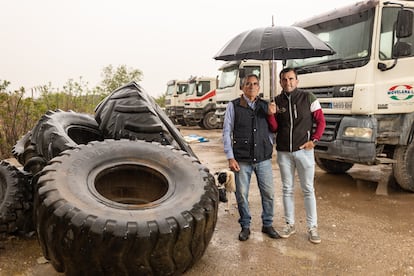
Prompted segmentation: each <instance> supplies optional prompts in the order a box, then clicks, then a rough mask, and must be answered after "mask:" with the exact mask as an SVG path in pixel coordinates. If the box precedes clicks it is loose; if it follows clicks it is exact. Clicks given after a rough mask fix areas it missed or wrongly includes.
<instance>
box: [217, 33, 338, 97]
mask: <svg viewBox="0 0 414 276" xmlns="http://www.w3.org/2000/svg"><path fill="white" fill-rule="evenodd" d="M333 54H335V51H334V50H333V49H332V48H331V47H330V46H329V45H328V44H326V43H325V42H323V41H322V40H320V39H319V37H317V36H316V35H315V34H313V33H311V32H309V31H307V30H305V29H303V28H300V27H296V26H272V27H264V28H256V29H252V30H250V31H245V32H243V33H241V34H239V35H237V36H236V37H234V38H233V39H231V40H230V41H229V42H227V44H226V45H225V46H224V47H223V48H222V49H221V50H220V51H219V52H218V53H217V54H216V55H215V56H214V59H217V60H226V61H231V60H243V59H256V60H283V64H285V62H286V60H287V59H302V58H309V57H322V56H326V55H333ZM274 71H275V69H274V64H273V65H272V82H271V83H272V87H271V91H270V96H271V99H273V95H274V90H275V88H274V87H273V83H274V81H273V80H274V75H275V72H274Z"/></svg>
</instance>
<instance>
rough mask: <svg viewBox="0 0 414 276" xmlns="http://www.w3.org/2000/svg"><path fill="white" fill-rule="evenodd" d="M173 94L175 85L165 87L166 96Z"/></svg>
mask: <svg viewBox="0 0 414 276" xmlns="http://www.w3.org/2000/svg"><path fill="white" fill-rule="evenodd" d="M174 92H175V84H173V85H168V86H167V95H169V96H171V95H173V94H174Z"/></svg>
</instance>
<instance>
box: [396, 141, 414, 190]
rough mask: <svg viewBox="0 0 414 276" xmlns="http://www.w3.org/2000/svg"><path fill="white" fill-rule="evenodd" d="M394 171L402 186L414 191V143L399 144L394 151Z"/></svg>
mask: <svg viewBox="0 0 414 276" xmlns="http://www.w3.org/2000/svg"><path fill="white" fill-rule="evenodd" d="M394 159H395V160H396V161H397V162H396V163H394V164H393V165H392V166H393V172H394V177H395V179H396V180H397V183H398V185H400V187H401V188H403V189H405V190H408V191H412V192H414V143H410V144H409V145H407V146H397V147H396V149H395V151H394Z"/></svg>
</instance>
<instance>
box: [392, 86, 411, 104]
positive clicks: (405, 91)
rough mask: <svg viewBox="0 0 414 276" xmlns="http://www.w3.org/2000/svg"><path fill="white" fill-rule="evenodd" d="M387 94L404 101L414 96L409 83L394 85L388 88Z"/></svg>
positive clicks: (396, 99)
mask: <svg viewBox="0 0 414 276" xmlns="http://www.w3.org/2000/svg"><path fill="white" fill-rule="evenodd" d="M387 94H388V96H389V97H390V98H391V99H393V100H395V101H406V100H409V99H411V98H412V97H414V91H413V87H412V86H411V85H408V84H405V85H395V86H393V87H391V88H390V89H388V92H387Z"/></svg>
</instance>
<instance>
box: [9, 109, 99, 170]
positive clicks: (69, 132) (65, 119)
mask: <svg viewBox="0 0 414 276" xmlns="http://www.w3.org/2000/svg"><path fill="white" fill-rule="evenodd" d="M26 135H27V134H26ZM21 140H23V141H24V140H25V138H24V137H23V138H22V139H21ZM102 140H103V135H102V133H101V131H100V130H99V127H98V124H97V122H96V121H95V118H94V117H93V116H92V115H89V114H83V113H77V112H73V111H62V110H55V111H51V110H50V111H48V112H47V113H46V114H45V115H43V116H42V117H41V118H40V120H39V121H38V123H37V124H36V126H35V127H34V128H33V130H32V131H31V135H30V143H28V142H27V141H26V142H24V145H25V150H24V153H23V154H21V155H20V156H22V157H21V158H20V159H21V161H20V160H19V162H23V163H22V164H23V165H24V169H25V170H26V171H29V172H31V173H32V174H36V173H37V172H39V171H40V170H41V169H42V168H43V167H44V166H45V165H46V163H47V161H49V160H51V159H52V158H54V157H55V156H57V155H59V154H60V153H61V152H62V151H64V150H67V149H72V148H75V147H76V146H77V145H79V144H87V143H88V142H91V141H102ZM23 141H22V142H18V143H19V145H20V144H22V143H23ZM17 148H20V146H18V147H17ZM16 151H17V152H19V150H17V149H16Z"/></svg>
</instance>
